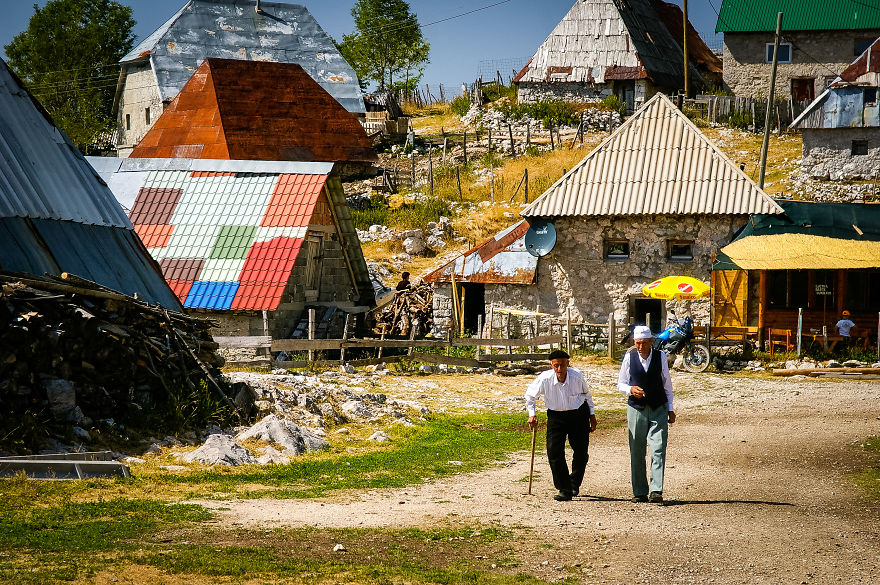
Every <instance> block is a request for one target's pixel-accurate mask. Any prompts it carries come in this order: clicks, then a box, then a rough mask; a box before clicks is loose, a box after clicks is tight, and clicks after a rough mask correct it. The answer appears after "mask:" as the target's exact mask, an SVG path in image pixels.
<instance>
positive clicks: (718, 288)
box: [712, 270, 749, 327]
mask: <svg viewBox="0 0 880 585" xmlns="http://www.w3.org/2000/svg"><path fill="white" fill-rule="evenodd" d="M712 280H713V281H715V282H714V285H713V290H712V310H713V319H712V326H713V327H746V326H748V324H749V315H748V307H749V273H748V272H747V271H745V270H715V271H713V272H712Z"/></svg>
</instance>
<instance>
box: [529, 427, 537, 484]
mask: <svg viewBox="0 0 880 585" xmlns="http://www.w3.org/2000/svg"><path fill="white" fill-rule="evenodd" d="M537 436H538V423H537V422H536V423H535V424H533V425H532V462H531V463H529V495H532V474H533V473H534V472H535V439H536V438H537Z"/></svg>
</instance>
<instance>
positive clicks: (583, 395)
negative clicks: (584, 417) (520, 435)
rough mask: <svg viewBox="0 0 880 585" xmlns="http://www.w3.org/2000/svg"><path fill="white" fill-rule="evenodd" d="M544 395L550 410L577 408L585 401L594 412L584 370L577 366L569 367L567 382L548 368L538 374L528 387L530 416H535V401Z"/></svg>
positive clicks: (527, 405) (527, 398)
mask: <svg viewBox="0 0 880 585" xmlns="http://www.w3.org/2000/svg"><path fill="white" fill-rule="evenodd" d="M541 394H543V395H544V404H545V405H546V406H547V408H548V409H549V410H577V409H578V408H580V407H581V406H582V405H583V403H584V402H586V403H587V405H588V406H589V408H590V414H593V411H594V408H593V396H592V395H591V394H590V386H589V384H587V380H586V378H585V377H584V374H583V372H581V371H580V370H578V369H576V368H571V367H570V368H568V370H567V373H566V376H565V382H560V381H559V380H558V379H557V378H556V372H554V371H553V370H552V369H551V370H546V371H544V372H541V373H540V374H538V377H537V378H535V379H534V380H533V381H532V383H531V384H529V387H528V388H527V389H526V409H527V410H528V411H529V416H535V401H536V400H537V399H538V396H540V395H541Z"/></svg>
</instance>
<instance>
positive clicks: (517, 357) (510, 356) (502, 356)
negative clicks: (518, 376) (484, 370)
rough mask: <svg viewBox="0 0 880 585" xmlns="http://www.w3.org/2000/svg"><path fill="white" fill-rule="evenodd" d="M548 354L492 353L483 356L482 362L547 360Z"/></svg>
mask: <svg viewBox="0 0 880 585" xmlns="http://www.w3.org/2000/svg"><path fill="white" fill-rule="evenodd" d="M549 355H550V353H549V352H548V353H494V354H492V355H484V356H483V357H482V358H481V361H483V362H522V361H525V360H544V361H546V360H547V357H548V356H549Z"/></svg>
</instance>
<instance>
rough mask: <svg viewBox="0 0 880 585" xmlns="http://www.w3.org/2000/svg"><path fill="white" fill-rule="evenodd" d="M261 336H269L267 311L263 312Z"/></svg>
mask: <svg viewBox="0 0 880 585" xmlns="http://www.w3.org/2000/svg"><path fill="white" fill-rule="evenodd" d="M263 335H269V311H265V310H264V311H263Z"/></svg>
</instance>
